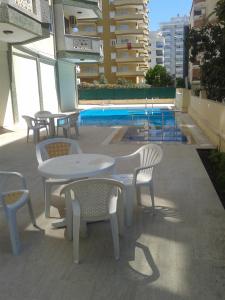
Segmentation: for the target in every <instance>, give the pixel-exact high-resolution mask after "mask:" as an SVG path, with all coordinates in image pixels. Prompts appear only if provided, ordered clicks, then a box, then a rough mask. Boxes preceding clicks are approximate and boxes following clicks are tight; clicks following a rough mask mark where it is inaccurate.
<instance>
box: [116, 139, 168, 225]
mask: <svg viewBox="0 0 225 300" xmlns="http://www.w3.org/2000/svg"><path fill="white" fill-rule="evenodd" d="M135 157H138V158H139V167H138V168H135V169H134V172H133V173H130V174H118V173H117V172H116V171H115V174H113V175H112V176H111V178H113V179H115V180H118V181H121V182H122V183H123V184H124V185H125V186H126V187H127V190H129V188H132V187H133V189H135V190H136V196H137V200H138V203H141V189H140V188H141V186H143V185H146V186H148V187H149V190H150V196H151V201H152V208H153V213H154V209H155V201H154V188H153V169H154V167H155V166H156V165H157V164H158V163H160V161H161V159H162V157H163V151H162V148H161V147H160V146H158V145H156V144H147V145H144V146H142V147H141V148H139V149H138V150H137V151H136V152H134V153H132V154H130V155H126V156H119V157H116V165H118V164H119V163H121V162H122V161H126V162H127V163H129V160H130V159H134V158H135ZM131 193H132V190H131ZM131 193H129V192H127V196H126V205H125V209H126V220H127V224H128V225H131V222H132V214H133V205H134V203H133V199H131V198H132V197H131Z"/></svg>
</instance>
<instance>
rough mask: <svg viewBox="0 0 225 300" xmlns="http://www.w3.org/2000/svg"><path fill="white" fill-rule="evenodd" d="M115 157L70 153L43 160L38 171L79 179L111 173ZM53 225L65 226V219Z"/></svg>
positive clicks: (55, 176)
mask: <svg viewBox="0 0 225 300" xmlns="http://www.w3.org/2000/svg"><path fill="white" fill-rule="evenodd" d="M114 166H115V159H114V158H113V157H110V156H107V155H102V154H71V155H65V156H58V157H54V158H50V159H48V160H46V161H44V162H43V163H42V164H41V165H40V166H39V167H38V172H39V174H40V175H41V176H42V177H45V178H54V179H71V180H72V179H79V178H85V177H92V176H97V175H100V174H103V173H107V172H111V173H113V170H114ZM52 225H53V226H54V227H57V228H60V227H64V226H65V219H62V220H58V221H56V222H54V223H52Z"/></svg>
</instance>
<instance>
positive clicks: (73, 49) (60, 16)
mask: <svg viewBox="0 0 225 300" xmlns="http://www.w3.org/2000/svg"><path fill="white" fill-rule="evenodd" d="M63 1H64V2H63V3H56V4H54V16H55V33H56V49H57V56H58V57H59V58H63V59H66V60H69V61H70V62H73V63H80V62H81V61H85V62H96V61H99V60H101V59H102V56H103V50H102V41H101V40H100V39H99V38H98V37H96V36H95V35H97V31H96V25H93V27H92V25H90V26H87V25H82V21H81V24H80V26H81V30H82V29H85V28H86V29H88V31H87V30H86V29H85V31H77V30H79V29H78V28H77V27H78V26H79V24H77V22H76V19H77V18H84V19H85V20H87V19H89V18H90V20H91V18H92V17H93V18H94V17H97V15H96V13H95V10H94V9H93V5H89V6H88V8H87V2H90V1H82V3H81V1H72V2H71V1H67V0H63ZM92 2H95V6H96V7H97V1H92ZM76 5H79V6H76ZM71 17H72V18H71ZM78 23H79V22H78ZM75 29H76V30H75ZM89 29H90V32H89Z"/></svg>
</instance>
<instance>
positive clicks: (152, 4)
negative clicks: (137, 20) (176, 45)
mask: <svg viewBox="0 0 225 300" xmlns="http://www.w3.org/2000/svg"><path fill="white" fill-rule="evenodd" d="M191 4H192V0H150V1H149V11H150V29H151V31H154V30H158V29H159V23H160V22H166V21H169V20H170V18H171V17H175V16H176V15H177V14H180V15H181V16H183V15H189V12H190V10H191Z"/></svg>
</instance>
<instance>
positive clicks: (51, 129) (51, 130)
mask: <svg viewBox="0 0 225 300" xmlns="http://www.w3.org/2000/svg"><path fill="white" fill-rule="evenodd" d="M49 135H50V136H54V135H55V121H54V118H50V120H49Z"/></svg>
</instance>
